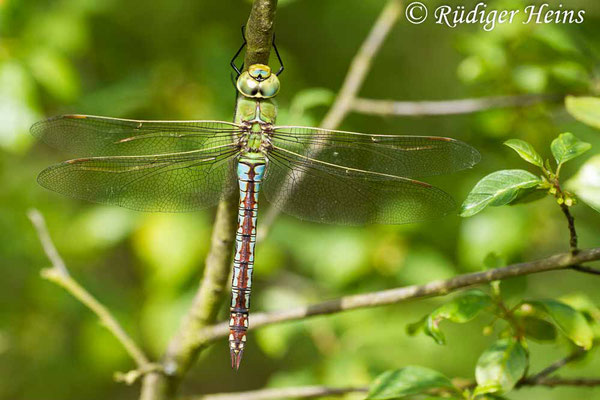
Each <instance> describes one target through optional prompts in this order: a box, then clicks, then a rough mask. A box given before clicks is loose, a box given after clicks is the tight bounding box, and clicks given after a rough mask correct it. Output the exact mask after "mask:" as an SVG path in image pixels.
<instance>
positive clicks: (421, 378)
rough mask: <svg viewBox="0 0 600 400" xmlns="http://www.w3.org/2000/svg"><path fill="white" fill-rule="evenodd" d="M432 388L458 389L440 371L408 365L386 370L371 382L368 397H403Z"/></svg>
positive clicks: (379, 399)
mask: <svg viewBox="0 0 600 400" xmlns="http://www.w3.org/2000/svg"><path fill="white" fill-rule="evenodd" d="M431 389H448V390H456V389H455V388H454V386H453V385H452V382H451V381H450V379H448V378H447V377H446V376H445V375H443V374H442V373H440V372H438V371H434V370H432V369H429V368H425V367H419V366H408V367H405V368H401V369H396V370H392V371H386V372H384V373H383V374H381V375H379V376H378V377H377V378H376V379H375V381H374V382H373V383H372V384H371V389H370V390H369V394H368V395H367V399H373V400H375V399H378V400H382V399H401V398H405V397H407V396H412V395H415V394H420V393H424V392H426V391H428V390H431Z"/></svg>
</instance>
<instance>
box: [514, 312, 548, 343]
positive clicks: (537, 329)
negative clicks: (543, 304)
mask: <svg viewBox="0 0 600 400" xmlns="http://www.w3.org/2000/svg"><path fill="white" fill-rule="evenodd" d="M521 323H522V324H523V327H524V328H525V335H526V336H527V337H530V338H532V339H534V340H537V341H540V342H552V341H554V340H556V328H555V327H554V325H552V324H551V323H550V322H548V321H545V320H543V319H540V318H536V317H530V316H526V317H523V318H522V319H521Z"/></svg>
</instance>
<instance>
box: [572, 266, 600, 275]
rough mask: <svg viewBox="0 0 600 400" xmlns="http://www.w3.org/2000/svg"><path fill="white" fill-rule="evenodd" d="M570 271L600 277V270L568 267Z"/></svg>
mask: <svg viewBox="0 0 600 400" xmlns="http://www.w3.org/2000/svg"><path fill="white" fill-rule="evenodd" d="M570 268H571V269H572V270H574V271H577V272H583V273H584V274H592V275H600V270H598V269H596V268H592V267H587V266H585V265H573V266H571V267H570Z"/></svg>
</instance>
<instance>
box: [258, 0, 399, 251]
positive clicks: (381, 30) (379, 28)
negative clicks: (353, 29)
mask: <svg viewBox="0 0 600 400" xmlns="http://www.w3.org/2000/svg"><path fill="white" fill-rule="evenodd" d="M401 11H402V2H401V1H400V0H389V1H388V3H387V4H386V6H385V7H384V9H383V10H382V11H381V14H379V17H378V18H377V21H375V24H374V25H373V28H371V31H370V32H369V35H368V36H367V37H366V38H365V40H364V42H363V43H362V45H361V47H360V49H359V50H358V52H357V53H356V55H355V56H354V58H353V59H352V62H351V64H350V68H349V69H348V73H347V74H346V77H345V78H344V82H343V83H342V87H341V89H340V92H339V93H338V95H337V97H336V99H335V101H334V103H333V105H332V106H331V108H330V109H329V111H328V112H327V115H325V117H324V118H323V122H322V123H321V128H325V129H335V128H337V127H338V126H339V125H340V123H341V122H342V120H343V119H344V118H345V117H346V115H348V113H349V112H350V111H351V109H352V104H353V102H354V100H355V98H356V95H357V94H358V91H359V90H360V88H361V86H362V84H363V82H364V80H365V78H366V76H367V73H368V72H369V69H370V67H371V63H372V61H373V58H375V56H376V54H377V53H378V52H379V49H380V48H381V45H382V44H383V42H384V41H385V39H386V37H387V36H388V34H389V33H390V30H391V29H392V28H393V27H394V25H395V24H396V21H398V19H399V18H400V15H401V14H402V13H401ZM311 151H319V147H318V146H314V148H312V149H311ZM288 179H291V178H290V177H288ZM299 179H302V175H300V176H298V175H295V176H294V180H299ZM283 186H285V184H283V185H282V187H283ZM290 195H291V194H290V193H288V192H285V194H283V193H282V194H281V196H283V197H282V198H281V199H279V200H278V201H277V203H279V204H285V203H286V202H287V201H288V200H289V196H290ZM279 212H280V211H279V209H278V208H277V207H271V208H270V209H269V210H268V211H267V212H266V213H265V216H264V217H263V218H261V224H260V226H259V228H258V235H257V240H258V241H261V240H262V239H263V238H265V237H266V235H267V232H268V230H269V228H270V227H271V225H272V224H273V222H274V221H275V218H277V216H278V215H279Z"/></svg>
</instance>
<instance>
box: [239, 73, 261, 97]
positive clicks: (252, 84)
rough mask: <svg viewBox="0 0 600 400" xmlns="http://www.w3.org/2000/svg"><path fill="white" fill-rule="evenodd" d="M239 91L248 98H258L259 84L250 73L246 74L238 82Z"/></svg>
mask: <svg viewBox="0 0 600 400" xmlns="http://www.w3.org/2000/svg"><path fill="white" fill-rule="evenodd" d="M237 88H238V90H239V91H240V92H241V93H242V94H243V95H244V96H247V97H256V96H257V95H258V92H259V83H258V82H257V81H256V80H255V79H253V78H252V77H251V76H250V74H248V72H244V73H243V74H242V75H240V77H239V78H238V81H237Z"/></svg>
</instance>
